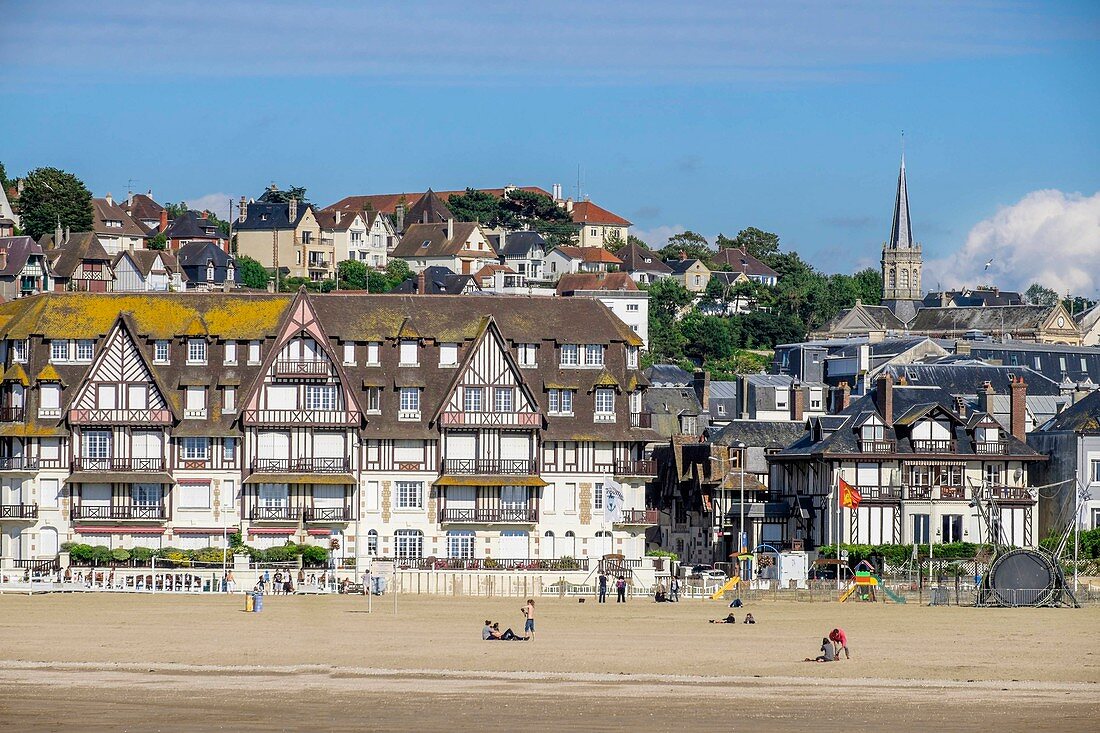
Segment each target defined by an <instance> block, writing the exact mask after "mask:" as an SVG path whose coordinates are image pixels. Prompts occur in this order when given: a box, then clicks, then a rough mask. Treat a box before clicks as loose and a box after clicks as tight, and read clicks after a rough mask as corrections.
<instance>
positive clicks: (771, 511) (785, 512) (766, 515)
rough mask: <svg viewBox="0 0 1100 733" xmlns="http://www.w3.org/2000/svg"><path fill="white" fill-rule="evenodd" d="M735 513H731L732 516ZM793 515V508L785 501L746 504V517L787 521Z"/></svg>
mask: <svg viewBox="0 0 1100 733" xmlns="http://www.w3.org/2000/svg"><path fill="white" fill-rule="evenodd" d="M732 514H733V512H730V515H732ZM790 515H791V507H790V505H789V504H788V503H787V502H785V501H769V502H753V503H751V504H745V516H746V517H751V518H753V519H785V518H787V517H789V516H790Z"/></svg>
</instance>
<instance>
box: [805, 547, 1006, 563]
mask: <svg viewBox="0 0 1100 733" xmlns="http://www.w3.org/2000/svg"><path fill="white" fill-rule="evenodd" d="M840 549H841V550H847V552H848V565H850V566H852V567H855V566H856V565H858V564H859V563H860V562H862V561H864V560H868V559H870V558H871V557H872V556H875V557H881V558H882V559H883V560H885V561H886V562H887V563H888V564H889V565H894V566H898V565H904V564H905V563H907V562H909V561H910V560H912V559H913V546H912V545H841V547H840ZM992 549H993V548H992V546H991V545H977V544H974V543H972V542H949V543H946V544H941V545H932V557H935V558H941V559H944V560H970V559H972V558H974V557H975V556H977V555H978V554H979V552H990V551H992ZM818 556H819V557H834V558H835V557H836V545H825V546H823V547H820V548H818ZM917 556H918V557H921V558H926V557H928V545H924V544H921V545H918V546H917Z"/></svg>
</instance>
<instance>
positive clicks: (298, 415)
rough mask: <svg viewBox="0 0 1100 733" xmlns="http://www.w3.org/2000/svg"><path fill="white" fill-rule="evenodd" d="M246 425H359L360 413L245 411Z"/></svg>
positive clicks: (244, 419)
mask: <svg viewBox="0 0 1100 733" xmlns="http://www.w3.org/2000/svg"><path fill="white" fill-rule="evenodd" d="M241 420H242V421H243V422H244V424H245V425H332V426H338V427H345V426H349V425H350V426H355V425H358V424H359V413H358V412H351V411H348V410H244V411H243V412H242V413H241Z"/></svg>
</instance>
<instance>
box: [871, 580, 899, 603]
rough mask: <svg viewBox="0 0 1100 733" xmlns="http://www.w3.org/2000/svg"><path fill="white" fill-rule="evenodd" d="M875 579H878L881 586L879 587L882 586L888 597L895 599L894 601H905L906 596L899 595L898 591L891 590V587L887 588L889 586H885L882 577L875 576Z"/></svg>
mask: <svg viewBox="0 0 1100 733" xmlns="http://www.w3.org/2000/svg"><path fill="white" fill-rule="evenodd" d="M875 580H877V581H878V586H879V588H882V592H883V593H885V594H886V597H887V598H889V599H890V600H891V601H893V602H894V603H905V598H904V597H902V596H899V595H898V594H897V593H895V592H894V591H892V590H890V589H889V588H887V587H886V586H885V585H884V584H883V582H882V579H881V578H878V577H876V578H875Z"/></svg>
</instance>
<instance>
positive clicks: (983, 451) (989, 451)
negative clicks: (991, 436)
mask: <svg viewBox="0 0 1100 733" xmlns="http://www.w3.org/2000/svg"><path fill="white" fill-rule="evenodd" d="M974 452H975V453H976V454H978V455H979V456H1003V455H1005V454H1006V453H1008V443H1005V442H1003V441H994V442H984V443H975V444H974Z"/></svg>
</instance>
